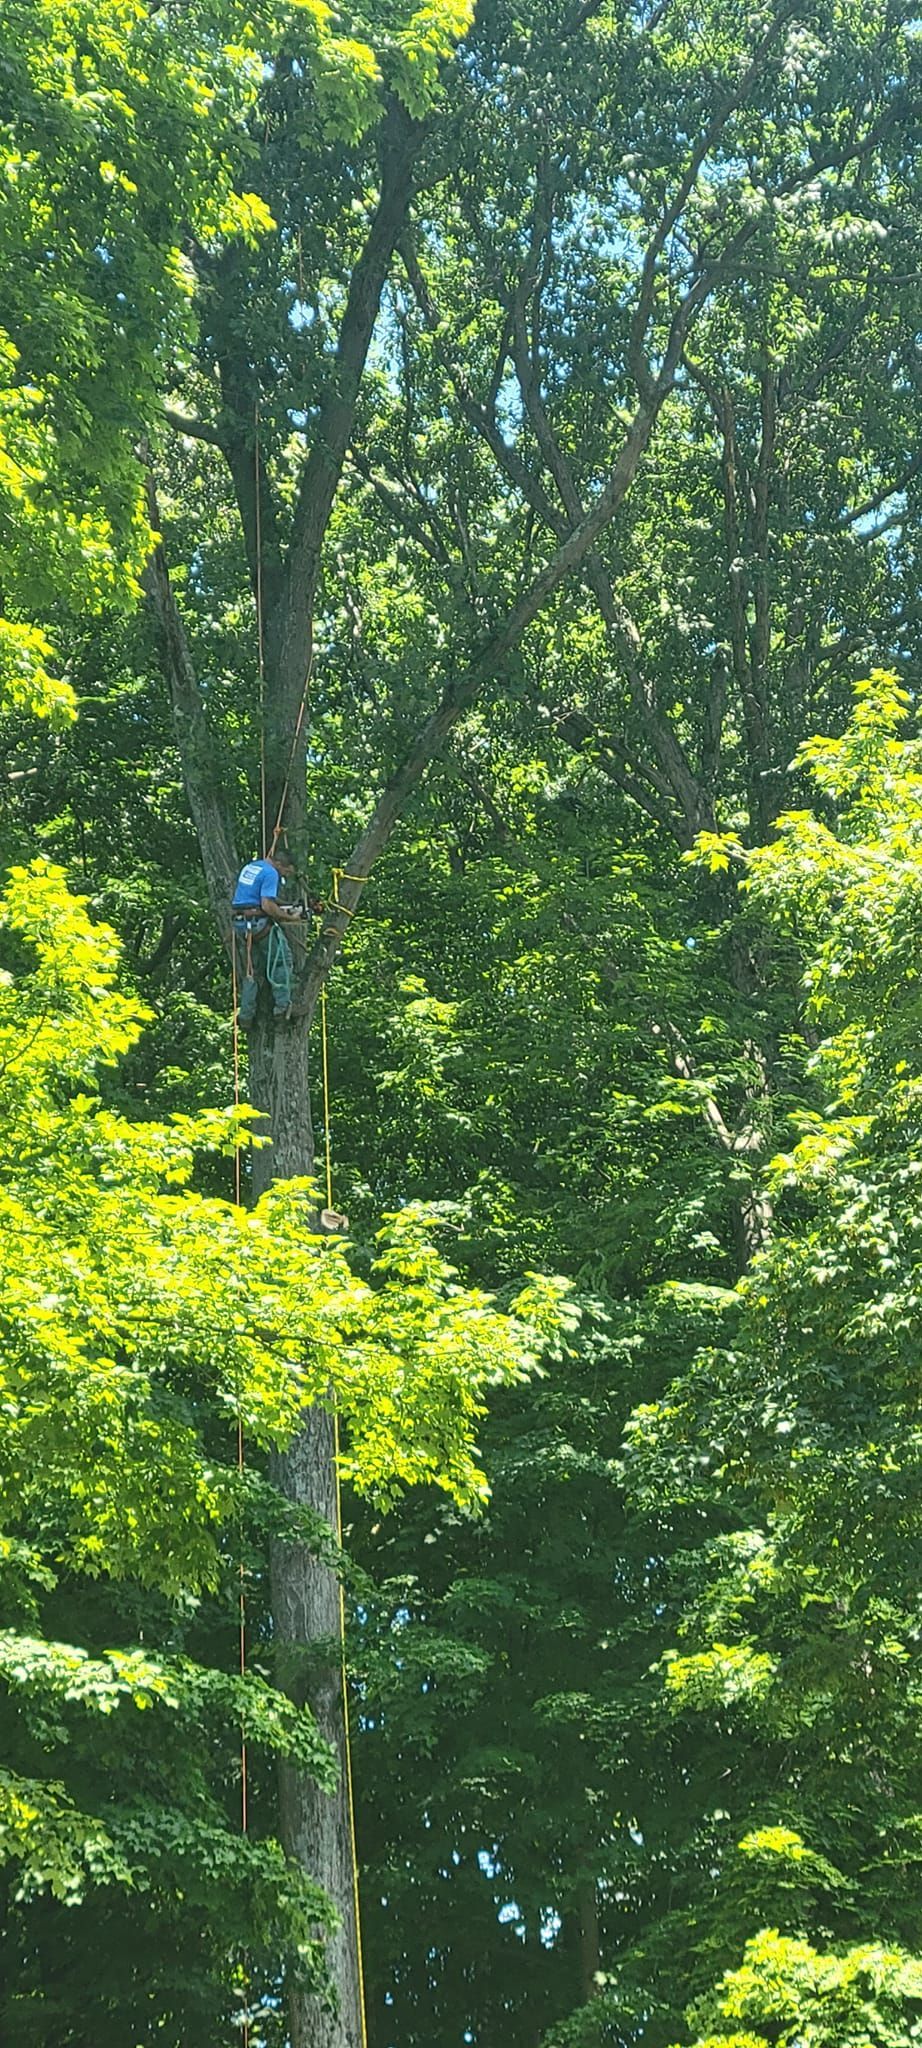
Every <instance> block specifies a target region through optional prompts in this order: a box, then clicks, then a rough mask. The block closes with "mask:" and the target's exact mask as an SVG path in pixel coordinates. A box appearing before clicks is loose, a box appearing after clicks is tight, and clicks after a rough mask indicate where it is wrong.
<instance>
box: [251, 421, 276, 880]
mask: <svg viewBox="0 0 922 2048" xmlns="http://www.w3.org/2000/svg"><path fill="white" fill-rule="evenodd" d="M254 428H255V431H254V435H253V489H254V498H255V502H256V579H255V581H256V651H257V659H258V662H259V821H260V832H261V837H260V844H261V846H262V849H263V852H265V851H266V820H267V814H268V797H267V795H266V643H265V634H264V631H263V527H262V471H261V464H260V455H259V398H258V397H257V400H256V411H255V420H254ZM272 844H273V849H274V847H275V840H273V842H272Z"/></svg>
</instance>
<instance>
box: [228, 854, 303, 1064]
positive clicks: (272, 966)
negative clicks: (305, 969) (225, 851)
mask: <svg viewBox="0 0 922 2048" xmlns="http://www.w3.org/2000/svg"><path fill="white" fill-rule="evenodd" d="M294 871H295V868H294V862H293V860H291V859H290V858H289V855H288V854H287V853H273V855H272V858H271V860H270V859H269V858H268V856H267V857H266V858H265V859H263V860H248V861H247V862H246V865H245V866H244V867H242V868H241V870H240V874H239V875H238V877H237V887H236V889H235V890H234V899H233V904H232V906H231V907H232V911H233V928H234V945H235V947H236V952H237V985H238V988H239V990H240V1004H239V1009H238V1012H237V1022H238V1024H240V1026H241V1027H242V1029H243V1030H244V1031H247V1030H249V1028H250V1025H251V1024H252V1023H253V1022H254V1020H255V1017H256V1010H257V1005H258V1003H259V991H260V989H261V988H265V987H268V988H269V989H270V990H271V993H272V1010H273V1015H274V1016H275V1018H276V1021H277V1022H278V1023H280V1024H281V1023H284V1021H285V1019H286V1018H287V1017H291V1016H292V1015H294V1014H296V1006H294V1005H293V1000H292V999H293V996H294V974H295V967H294V960H293V958H292V952H291V947H290V945H289V943H288V940H287V938H286V936H285V933H284V932H283V930H282V925H283V924H286V923H289V922H291V921H292V920H294V919H299V918H303V917H304V916H306V911H305V907H304V904H303V903H280V902H279V900H278V895H279V886H280V883H281V881H282V880H283V879H284V880H285V881H289V880H290V879H291V877H292V875H293V874H294Z"/></svg>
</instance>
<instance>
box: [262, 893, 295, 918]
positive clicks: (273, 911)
mask: <svg viewBox="0 0 922 2048" xmlns="http://www.w3.org/2000/svg"><path fill="white" fill-rule="evenodd" d="M259 907H260V910H261V911H262V912H263V914H264V916H265V917H274V918H275V919H277V921H278V922H279V923H287V921H288V919H289V918H292V917H303V915H304V913H303V911H302V909H301V905H300V903H277V902H276V899H275V897H274V896H261V897H260V899H259Z"/></svg>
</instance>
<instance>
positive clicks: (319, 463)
mask: <svg viewBox="0 0 922 2048" xmlns="http://www.w3.org/2000/svg"><path fill="white" fill-rule="evenodd" d="M421 135H422V128H421V126H420V124H419V123H417V122H415V121H412V120H411V119H410V117H409V115H408V114H406V113H405V112H404V110H403V108H402V107H400V106H398V105H394V106H392V107H391V109H390V111H389V113H388V115H387V117H386V120H385V123H384V128H383V132H382V138H381V189H380V197H379V199H378V204H377V208H376V210H375V214H374V218H373V220H372V223H371V227H370V228H369V231H368V237H367V239H366V242H365V246H364V248H363V250H362V253H361V256H360V257H359V260H358V262H357V264H356V266H355V269H354V271H353V273H352V278H351V281H350V285H349V294H348V298H347V300H346V309H345V312H344V314H343V321H342V326H341V328H340V332H339V340H338V343H337V348H336V360H335V363H334V365H333V370H332V373H331V376H330V381H329V385H328V387H327V392H326V396H325V398H324V401H323V404H322V406H321V408H320V417H319V419H318V422H317V429H316V433H315V435H314V440H313V444H312V446H311V452H310V455H309V456H308V459H307V462H306V464H305V467H304V474H303V476H302V478H301V483H300V487H299V490H298V498H297V503H296V506H295V516H294V524H293V528H292V538H291V548H290V553H289V559H288V603H287V607H286V618H285V622H284V629H283V635H282V645H281V648H280V650H279V663H278V667H279V690H280V698H281V701H280V703H279V706H278V714H279V719H280V723H281V724H283V725H287V726H289V727H290V725H291V722H292V720H293V719H294V718H296V717H297V713H298V708H299V705H300V701H301V695H302V692H303V689H304V685H305V681H306V678H307V675H308V672H309V668H310V654H311V629H312V618H313V608H314V598H315V596H316V591H317V579H318V577H319V574H320V552H321V548H322V545H323V539H324V535H325V533H326V530H327V524H328V521H329V517H330V511H331V508H332V505H333V499H334V496H335V493H336V487H337V485H338V483H339V479H340V476H341V474H342V467H343V463H344V461H345V458H346V451H347V449H348V446H349V442H350V440H351V437H352V428H353V422H354V419H355V407H356V401H357V398H358V394H359V387H360V384H361V381H362V374H363V372H364V368H365V361H366V357H367V355H368V348H369V344H370V342H371V336H372V332H373V330H374V325H375V321H376V319H377V317H378V307H379V305H380V302H381V292H382V290H383V287H384V282H385V279H386V277H387V273H388V269H389V267H390V262H391V257H392V256H393V253H394V249H395V246H396V243H397V240H398V237H399V235H400V233H401V231H402V229H403V226H404V223H405V221H406V216H407V208H408V206H409V203H410V197H411V191H412V171H413V160H414V156H415V154H416V151H417V149H418V147H419V142H420V139H421Z"/></svg>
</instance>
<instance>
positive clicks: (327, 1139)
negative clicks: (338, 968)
mask: <svg viewBox="0 0 922 2048" xmlns="http://www.w3.org/2000/svg"><path fill="white" fill-rule="evenodd" d="M320 1046H321V1057H322V1062H323V1149H324V1156H325V1160H326V1169H327V1208H328V1209H332V1207H333V1140H332V1136H331V1132H330V1043H329V1036H328V1032H327V985H326V982H324V983H323V986H322V988H321V990H320Z"/></svg>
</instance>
